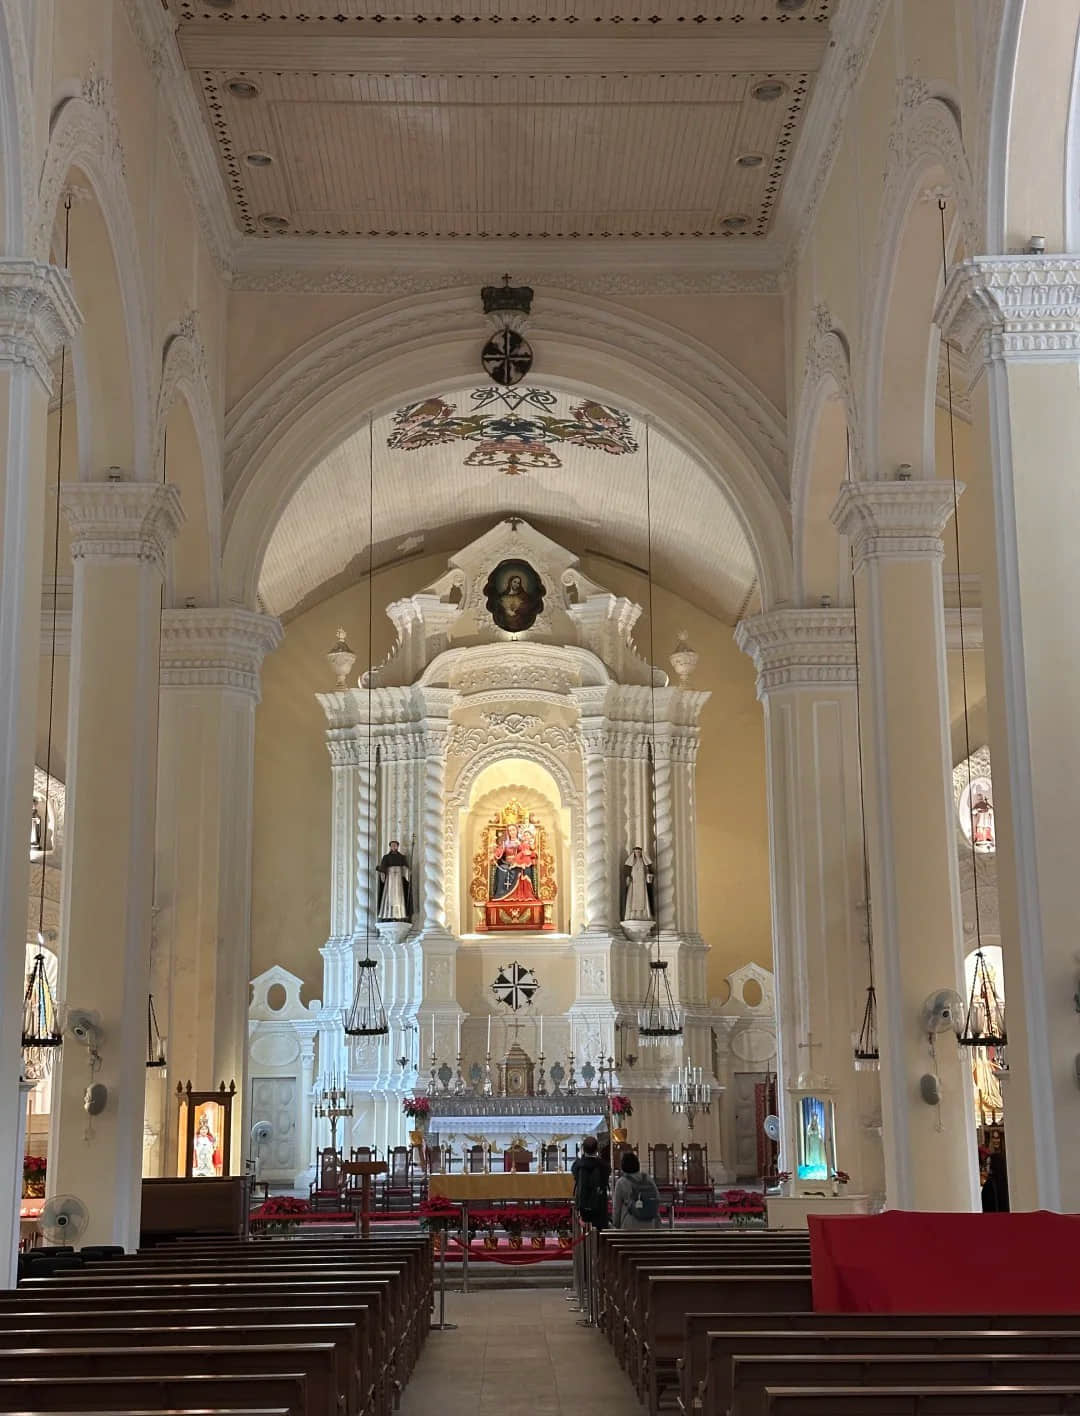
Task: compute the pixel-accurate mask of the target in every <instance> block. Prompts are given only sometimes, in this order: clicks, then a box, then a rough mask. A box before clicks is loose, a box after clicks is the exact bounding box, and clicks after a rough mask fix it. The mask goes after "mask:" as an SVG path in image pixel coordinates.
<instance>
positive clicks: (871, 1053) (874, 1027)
mask: <svg viewBox="0 0 1080 1416" xmlns="http://www.w3.org/2000/svg"><path fill="white" fill-rule="evenodd" d="M850 456H851V444H850V440H849V443H848V458H849V469H848V470H849V475H850ZM850 554H851V630H852V637H853V639H854V641H855V736H856V739H857V741H858V747H859V819H860V821H861V824H862V864H863V899H864V900H865V901H866V1005H865V1007H864V1008H863V1018H862V1027H860V1029H859V1036H858V1037H857V1038H856V1039H855V1070H856V1072H876V1071H877V1070H878V1068H879V1067H880V1066H881V1051H880V1047H879V1043H878V1017H877V989H876V988H875V987H874V923H873V914H872V911H871V908H870V851H869V849H868V847H867V844H866V788H865V784H864V780H863V750H862V676H861V674H860V671H859V612H858V609H857V607H856V603H855V552H854V550H852V551H851V552H850Z"/></svg>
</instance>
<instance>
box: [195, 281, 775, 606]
mask: <svg viewBox="0 0 1080 1416" xmlns="http://www.w3.org/2000/svg"><path fill="white" fill-rule="evenodd" d="M537 306H538V313H537V316H536V318H535V319H534V320H533V322H532V324H531V326H530V337H531V338H532V339H533V341H534V343H535V345H536V347H537V348H539V349H541V350H542V351H543V358H544V363H545V365H546V366H547V367H549V368H557V369H558V373H559V379H560V381H562V382H566V381H567V380H569V381H572V382H573V383H574V384H575V386H579V387H582V388H583V389H586V390H588V391H590V392H592V393H595V395H596V396H597V397H600V398H609V399H612V398H614V399H616V400H618V401H619V402H621V404H622V406H624V407H632V408H634V409H635V411H637V412H638V413H639V416H647V417H650V418H652V419H653V420H654V421H656V422H657V423H658V424H662V425H663V427H664V430H665V432H666V433H667V434H668V436H670V437H672V438H673V439H674V440H675V441H676V442H677V443H679V444H680V445H681V446H682V447H684V448H686V449H687V450H688V451H689V452H691V453H692V455H694V456H695V457H697V459H698V460H699V461H700V462H701V464H702V465H703V466H704V467H705V468H707V469H708V470H709V472H710V473H711V474H712V476H713V477H714V478H715V479H716V480H717V482H718V483H719V484H720V485H721V486H722V487H723V489H724V491H725V493H726V494H727V496H728V498H729V500H730V502H731V505H732V507H733V508H734V510H735V512H736V515H737V516H738V517H739V519H740V521H741V523H742V526H743V529H744V530H745V532H746V535H747V538H748V540H749V543H750V545H751V547H752V548H753V551H754V556H755V561H756V564H757V568H758V572H759V577H760V581H761V586H762V600H763V603H765V604H766V605H771V604H773V603H775V602H777V601H780V600H785V599H788V598H789V596H790V585H791V551H790V536H789V528H788V516H787V506H786V497H785V495H784V492H783V479H784V476H785V464H786V429H785V425H784V421H783V419H782V417H781V415H780V414H779V413H778V412H777V411H776V410H775V409H774V408H773V407H772V405H771V404H769V402H768V401H767V399H765V398H764V396H763V395H762V394H760V393H759V392H758V391H757V390H756V389H755V388H754V387H753V386H752V385H751V384H750V383H749V382H748V381H747V380H746V379H745V378H744V377H743V376H742V375H741V374H739V373H738V372H737V371H736V370H734V369H733V368H731V367H730V366H729V365H728V364H726V362H725V361H724V360H723V359H722V358H721V356H719V355H718V354H716V353H715V352H714V351H712V350H710V349H708V348H706V346H704V345H702V344H699V343H698V342H697V341H696V340H694V339H693V338H692V337H691V336H689V335H686V334H684V333H682V332H681V331H676V330H674V329H672V328H670V327H669V326H667V325H664V324H662V323H660V322H658V321H654V320H650V319H648V318H647V317H645V316H643V315H640V314H638V313H637V312H630V311H626V310H623V309H622V308H620V307H619V306H618V305H615V304H613V303H611V302H609V301H605V300H600V299H597V298H594V297H589V296H585V295H581V294H576V293H575V294H572V295H571V294H568V293H565V292H561V291H554V290H547V291H539V292H538V294H537ZM478 326H479V321H478V318H477V310H476V292H475V291H474V290H471V289H470V290H467V291H465V290H450V291H446V292H444V293H443V294H442V296H438V295H435V296H433V295H430V294H423V295H417V296H411V297H408V298H406V299H403V300H396V301H393V302H389V303H387V304H384V305H381V306H380V307H379V308H378V309H377V310H375V311H371V312H368V313H365V314H362V315H360V316H357V317H356V318H355V319H352V320H350V321H347V322H346V323H345V324H343V325H340V326H338V327H337V328H336V329H334V330H331V331H330V332H329V333H327V334H325V335H323V336H320V337H319V338H318V339H316V340H313V341H312V342H311V343H309V344H307V345H305V346H304V347H303V348H301V349H300V350H298V351H297V352H296V353H295V354H293V355H292V356H290V357H289V359H287V360H285V361H283V362H282V364H280V365H279V366H278V367H277V368H276V369H275V370H273V371H272V372H271V373H270V374H269V375H267V377H266V378H265V379H263V380H262V381H261V382H260V383H259V384H258V385H257V386H256V387H255V388H254V389H252V390H251V392H250V393H249V394H248V395H246V397H245V398H243V399H242V400H241V401H240V403H239V404H238V405H237V407H236V408H235V409H234V410H233V412H232V413H231V414H230V416H229V419H228V421H227V427H226V466H227V481H228V485H229V486H230V488H231V492H230V497H229V504H228V507H227V509H226V518H225V550H224V583H223V590H224V593H225V594H226V595H227V596H228V597H229V599H230V600H235V601H236V602H237V603H244V604H252V605H253V604H254V603H255V598H256V593H257V584H258V574H259V567H260V565H261V562H262V557H263V554H264V552H265V548H266V545H267V542H268V541H269V538H270V535H271V533H272V531H273V528H274V526H275V524H276V522H277V520H278V518H279V517H280V515H281V512H282V510H283V508H284V507H285V505H286V504H287V502H288V500H289V498H290V497H291V496H292V494H293V492H294V491H295V490H296V488H297V487H298V486H299V485H300V483H301V482H302V481H303V479H304V477H305V476H306V475H307V473H308V471H310V469H311V468H312V467H313V466H314V465H315V464H316V463H317V462H318V461H319V460H320V459H321V458H322V457H324V456H325V455H326V454H327V453H328V452H329V451H330V450H331V449H332V448H333V447H335V446H337V445H338V444H339V443H340V442H341V441H342V440H343V439H344V438H345V437H346V436H347V435H348V434H349V433H350V432H353V431H355V429H356V428H357V427H358V426H359V424H360V423H361V422H362V421H363V420H364V419H366V418H367V417H369V416H370V415H371V414H372V413H373V412H375V411H377V410H378V409H379V408H381V407H386V406H389V405H390V404H391V403H392V402H393V401H394V400H398V401H400V400H401V399H403V398H407V397H409V396H410V394H412V395H415V396H419V395H421V394H423V393H427V392H430V390H431V388H432V387H433V386H435V385H440V384H444V383H447V382H450V381H453V380H456V379H462V378H466V377H468V376H470V375H475V371H476V367H477V365H476V357H477V338H478V335H479V327H478ZM600 376H602V379H603V382H602V383H601V382H600Z"/></svg>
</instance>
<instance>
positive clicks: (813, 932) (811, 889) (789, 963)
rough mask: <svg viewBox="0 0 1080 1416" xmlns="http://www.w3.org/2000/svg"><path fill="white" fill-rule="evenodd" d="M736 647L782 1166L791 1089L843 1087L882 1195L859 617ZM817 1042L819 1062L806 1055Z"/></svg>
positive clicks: (847, 1145)
mask: <svg viewBox="0 0 1080 1416" xmlns="http://www.w3.org/2000/svg"><path fill="white" fill-rule="evenodd" d="M735 640H736V643H737V644H738V646H739V648H740V649H742V650H743V652H744V653H746V654H749V655H750V656H751V657H752V659H753V661H754V667H755V668H756V670H757V695H758V699H759V700H760V702H761V706H762V709H763V710H764V717H765V752H766V757H765V762H766V775H767V781H768V793H769V856H770V860H769V866H770V878H771V893H772V932H773V967H774V970H775V973H776V993H777V1067H776V1071H777V1076H778V1078H779V1080H780V1086H779V1088H778V1094H779V1104H780V1115H781V1121H782V1125H783V1142H782V1152H781V1160H782V1163H783V1164H784V1166H785V1167H786V1168H788V1169H794V1158H795V1154H796V1151H795V1119H794V1117H793V1116H792V1115H791V1108H790V1107H789V1105H788V1101H787V1092H786V1089H787V1087H789V1086H791V1085H793V1084H794V1083H795V1082H796V1080H797V1078H798V1075H799V1073H800V1072H804V1071H809V1070H811V1069H812V1070H813V1071H815V1072H818V1073H823V1074H824V1075H825V1076H827V1077H828V1078H829V1079H830V1081H831V1083H832V1086H833V1088H834V1092H833V1095H834V1097H835V1100H836V1109H837V1138H836V1139H837V1164H838V1165H839V1166H840V1168H841V1169H842V1170H846V1171H848V1173H849V1174H850V1175H851V1189H852V1193H853V1194H867V1193H872V1194H873V1193H878V1192H881V1191H883V1189H884V1174H883V1165H882V1155H881V1141H880V1136H879V1135H878V1133H877V1129H876V1126H875V1124H874V1123H876V1121H877V1119H878V1113H879V1111H880V1089H879V1085H878V1077H877V1074H876V1073H874V1072H864V1073H856V1072H855V1070H854V1066H853V1061H854V1058H853V1045H854V1039H855V1037H856V1036H857V1035H858V1031H859V1028H860V1026H861V1024H862V1018H863V1010H864V1007H865V1004H866V989H867V985H868V982H869V963H868V959H867V952H866V950H867V945H866V912H865V900H864V895H865V893H866V891H865V885H864V878H863V877H864V871H863V857H862V818H861V813H860V806H859V745H858V709H857V703H856V681H855V630H854V618H853V615H852V613H851V611H850V610H845V609H835V610H834V609H802V610H796V609H780V610H772V611H770V612H769V613H767V614H761V615H754V616H753V617H752V618H750V619H744V620H741V621H740V622H739V624H738V626H737V627H736V631H735ZM811 1036H812V1039H813V1040H814V1041H815V1042H816V1043H817V1044H818V1046H817V1047H815V1049H814V1055H813V1058H811V1056H810V1053H809V1052H808V1051H807V1050H804V1049H802V1048H801V1046H800V1044H804V1043H806V1042H807V1041H808V1040H809V1039H811Z"/></svg>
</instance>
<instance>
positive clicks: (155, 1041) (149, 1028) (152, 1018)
mask: <svg viewBox="0 0 1080 1416" xmlns="http://www.w3.org/2000/svg"><path fill="white" fill-rule="evenodd" d="M146 1065H147V1066H148V1067H164V1066H165V1065H166V1064H165V1039H164V1038H163V1037H162V1036H161V1029H160V1028H159V1027H158V1020H157V1013H156V1012H155V1011H154V995H153V994H152V993H150V994H148V995H147V999H146Z"/></svg>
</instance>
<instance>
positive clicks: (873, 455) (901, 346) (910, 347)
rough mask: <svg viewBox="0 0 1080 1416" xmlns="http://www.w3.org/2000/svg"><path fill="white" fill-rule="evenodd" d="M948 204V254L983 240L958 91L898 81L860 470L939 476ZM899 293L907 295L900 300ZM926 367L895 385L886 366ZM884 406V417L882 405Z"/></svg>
mask: <svg viewBox="0 0 1080 1416" xmlns="http://www.w3.org/2000/svg"><path fill="white" fill-rule="evenodd" d="M939 192H940V193H941V194H942V195H943V196H944V199H945V200H946V202H947V203H948V204H949V207H950V208H951V210H950V211H948V212H947V222H948V226H947V235H946V239H947V243H948V250H949V256H950V259H951V257H952V254H953V252H954V251H955V250H956V248H957V247H960V248H962V249H964V250H967V251H972V250H977V249H978V247H979V231H980V217H979V212H980V207H979V202H978V200H977V197H976V194H975V187H974V183H973V180H972V175H971V167H970V164H969V162H968V157H967V153H966V151H965V148H964V142H963V137H962V134H961V127H960V118H959V114H958V110H957V107H956V105H955V103H954V102H953V101H952V100H951V99H946V98H944V97H940V96H937V95H935V93H934V92H932V91H931V90H930V89H929V87H928V86H927V85H926V84H925V83H924V82H923V81H922V80H919V79H911V78H909V79H905V80H904V81H903V82H902V83H901V85H900V88H899V99H898V111H897V116H896V118H895V120H894V123H893V129H892V134H891V137H890V141H889V162H888V166H887V169H886V174H885V190H884V194H883V197H882V203H881V213H880V219H879V222H878V234H877V240H876V243H875V257H874V265H873V273H872V277H871V282H870V299H869V300H868V301H867V303H866V312H865V316H864V320H863V328H862V335H861V345H862V349H863V352H864V367H865V377H864V381H863V384H862V387H861V389H860V404H861V408H862V410H863V459H864V460H863V463H862V465H861V466H859V467H856V468H855V472H856V475H858V476H865V477H870V478H878V477H885V478H888V477H891V476H892V475H893V474H894V471H895V467H896V466H897V465H898V464H899V463H902V462H908V463H910V464H911V466H912V469H913V470H912V475H913V476H915V477H919V476H923V475H925V476H932V475H933V427H932V412H933V407H934V390H935V387H936V379H937V354H938V340H939V331H938V327H937V325H936V324H935V322H934V311H935V307H936V302H937V299H938V296H939V295H940V293H941V289H942V283H943V282H942V269H941V244H940V213H939V211H938V207H937V200H936V197H937V194H938V193H939ZM898 291H900V292H902V294H903V299H902V300H900V299H895V298H894V296H895V295H896V293H897V292H898ZM886 365H887V366H888V368H889V370H890V374H892V372H893V371H894V370H901V371H903V370H907V371H911V370H917V371H920V377H919V379H918V380H913V379H910V378H909V379H907V380H906V381H900V383H899V385H898V384H897V382H896V381H893V382H892V383H891V384H890V388H889V398H888V400H887V404H886V401H885V400H884V396H883V395H884V388H883V384H884V371H885V368H886ZM885 407H887V409H888V418H887V421H886V420H884V419H883V416H882V410H883V408H885Z"/></svg>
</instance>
